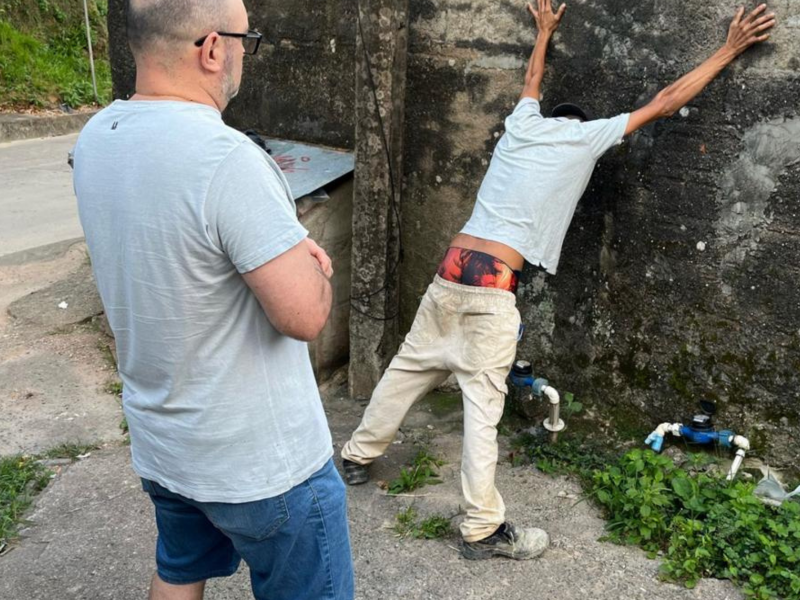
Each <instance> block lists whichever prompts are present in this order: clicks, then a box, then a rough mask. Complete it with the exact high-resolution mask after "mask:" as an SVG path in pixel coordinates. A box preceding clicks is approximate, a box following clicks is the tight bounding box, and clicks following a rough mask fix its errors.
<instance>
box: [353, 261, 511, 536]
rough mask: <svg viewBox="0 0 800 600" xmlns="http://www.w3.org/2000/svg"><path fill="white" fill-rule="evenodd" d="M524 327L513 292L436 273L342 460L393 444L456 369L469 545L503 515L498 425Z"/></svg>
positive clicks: (370, 455) (368, 456)
mask: <svg viewBox="0 0 800 600" xmlns="http://www.w3.org/2000/svg"><path fill="white" fill-rule="evenodd" d="M519 324H520V316H519V311H518V310H517V308H516V298H515V296H514V295H513V294H511V293H510V292H507V291H504V290H498V289H494V288H482V287H472V286H466V285H460V284H457V283H451V282H449V281H446V280H444V279H442V278H440V277H439V276H438V275H437V276H436V278H435V280H434V282H433V283H432V284H431V285H430V286H429V287H428V291H427V292H426V293H425V296H424V297H423V299H422V303H421V304H420V306H419V310H418V311H417V316H416V318H415V319H414V324H413V325H412V326H411V331H409V333H408V335H407V336H406V339H405V341H404V342H403V344H402V345H401V346H400V351H399V352H398V353H397V356H395V357H394V359H393V360H392V362H391V364H390V365H389V368H388V369H386V372H385V373H384V375H383V378H382V379H381V381H380V383H379V384H378V386H377V387H376V388H375V391H374V392H373V394H372V399H371V400H370V403H369V406H367V409H366V411H365V412H364V417H363V418H362V420H361V424H360V425H359V426H358V429H356V431H355V432H354V433H353V436H352V438H351V439H350V441H349V442H347V443H346V444H345V446H344V448H343V449H342V458H345V459H347V460H350V461H353V462H355V463H358V464H362V465H366V464H369V463H370V462H372V461H373V460H375V459H376V458H378V457H379V456H381V455H382V454H383V453H384V451H385V450H386V447H387V446H388V445H389V444H391V443H392V441H393V440H394V438H395V435H396V433H397V430H398V429H399V428H400V425H401V423H402V422H403V418H404V417H405V416H406V413H407V412H408V410H409V409H410V408H411V406H412V405H413V404H414V403H415V402H416V401H417V400H419V399H420V398H422V397H423V396H425V395H426V394H427V393H428V392H430V391H431V390H432V389H433V388H435V387H436V386H438V385H440V384H441V383H442V382H444V380H445V379H447V377H448V376H449V375H450V373H453V374H455V376H456V378H457V379H458V384H459V386H461V392H462V394H463V400H464V443H463V450H462V458H461V486H462V489H463V492H464V498H465V500H466V510H467V514H466V517H465V518H464V522H463V524H462V525H461V534H462V536H463V537H464V540H466V541H468V542H475V541H478V540H481V539H483V538H485V537H488V536H489V535H491V534H492V533H494V531H495V529H497V527H498V526H499V525H500V524H501V523H503V522H504V520H505V505H504V504H503V499H502V498H501V497H500V494H499V493H498V491H497V488H495V485H494V475H495V467H496V465H497V423H498V422H499V421H500V417H501V416H502V415H503V405H504V404H505V395H506V393H507V391H508V389H507V388H506V376H507V375H508V372H509V369H510V368H511V364H512V363H513V361H514V355H515V353H516V349H517V334H518V332H519Z"/></svg>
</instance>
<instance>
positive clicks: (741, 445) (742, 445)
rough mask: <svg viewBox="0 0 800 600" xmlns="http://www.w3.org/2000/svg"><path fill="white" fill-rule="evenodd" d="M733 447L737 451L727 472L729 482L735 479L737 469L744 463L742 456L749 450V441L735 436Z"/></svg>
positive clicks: (740, 436)
mask: <svg viewBox="0 0 800 600" xmlns="http://www.w3.org/2000/svg"><path fill="white" fill-rule="evenodd" d="M733 445H734V446H736V448H737V450H736V456H735V457H734V459H733V463H732V464H731V470H730V471H728V477H726V479H727V480H728V481H731V480H732V479H733V478H734V477H736V473H737V471H738V470H739V467H741V466H742V463H743V462H744V455H745V453H746V452H747V450H750V440H748V439H747V438H746V437H744V436H742V435H737V436H736V437H734V438H733Z"/></svg>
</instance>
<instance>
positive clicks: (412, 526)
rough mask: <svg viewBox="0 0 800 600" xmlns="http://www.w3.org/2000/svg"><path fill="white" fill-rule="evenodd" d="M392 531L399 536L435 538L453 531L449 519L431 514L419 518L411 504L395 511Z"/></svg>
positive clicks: (445, 535)
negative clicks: (397, 511)
mask: <svg viewBox="0 0 800 600" xmlns="http://www.w3.org/2000/svg"><path fill="white" fill-rule="evenodd" d="M394 532H395V533H396V534H397V536H398V537H401V538H413V539H426V540H435V539H438V538H443V537H447V536H449V535H450V534H452V533H453V527H452V525H451V524H450V519H448V518H447V517H445V516H443V515H431V516H430V517H428V518H426V519H422V520H421V521H420V520H419V516H418V515H417V511H416V510H415V509H414V507H413V506H409V507H408V508H407V509H405V510H403V511H400V512H399V513H397V516H396V517H395V525H394Z"/></svg>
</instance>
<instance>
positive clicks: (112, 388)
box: [106, 381, 122, 398]
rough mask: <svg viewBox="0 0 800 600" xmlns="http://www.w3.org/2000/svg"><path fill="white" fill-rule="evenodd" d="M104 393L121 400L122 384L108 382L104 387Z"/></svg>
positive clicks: (119, 382)
mask: <svg viewBox="0 0 800 600" xmlns="http://www.w3.org/2000/svg"><path fill="white" fill-rule="evenodd" d="M106 392H108V393H109V394H111V395H112V396H117V397H118V398H122V382H121V381H109V382H108V384H107V385H106Z"/></svg>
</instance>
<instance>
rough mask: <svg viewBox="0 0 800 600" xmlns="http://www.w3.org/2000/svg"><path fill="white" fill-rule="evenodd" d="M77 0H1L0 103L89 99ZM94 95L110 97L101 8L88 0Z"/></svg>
mask: <svg viewBox="0 0 800 600" xmlns="http://www.w3.org/2000/svg"><path fill="white" fill-rule="evenodd" d="M79 4H80V3H75V2H68V1H67V0H58V1H57V0H52V1H49V2H45V1H39V2H29V1H26V2H21V1H19V0H0V107H2V108H7V109H19V108H29V107H37V108H53V107H56V106H58V105H59V104H66V105H68V106H71V107H73V108H74V107H79V106H84V105H89V104H93V103H94V93H93V91H92V79H91V71H90V66H89V50H88V45H87V41H86V32H85V29H84V22H83V8H82V6H79ZM89 4H90V24H91V29H92V45H93V51H94V54H95V71H96V79H97V88H98V90H97V91H98V97H99V100H100V103H101V104H105V103H107V102H109V101H110V99H111V68H110V64H109V62H108V58H107V56H108V49H107V46H108V44H107V39H108V34H107V31H106V25H105V17H104V14H105V12H106V11H107V3H106V2H105V1H103V2H95V1H93V2H90V3H89Z"/></svg>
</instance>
